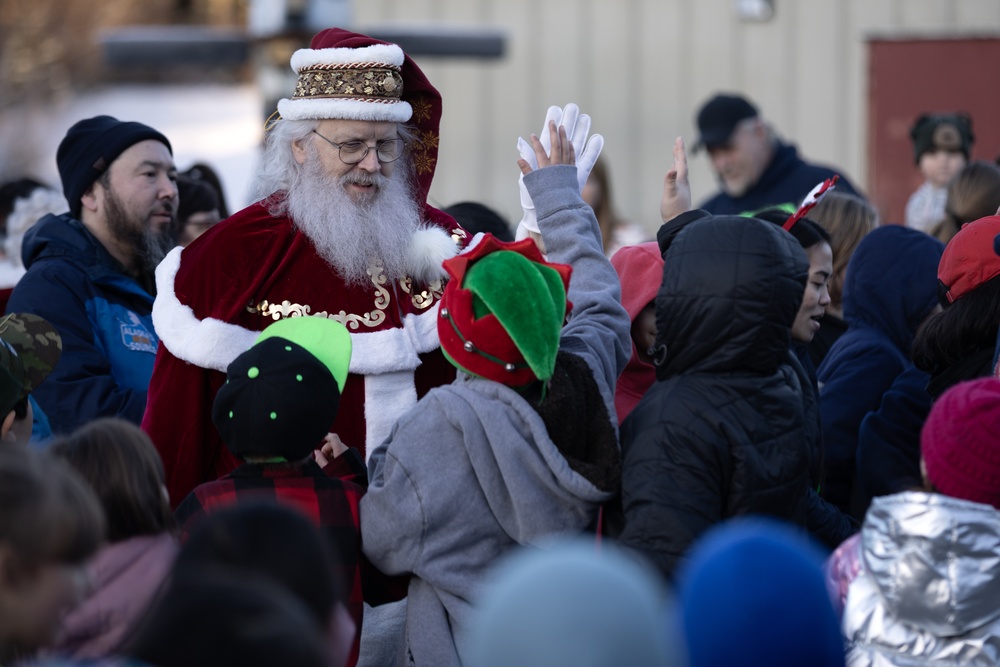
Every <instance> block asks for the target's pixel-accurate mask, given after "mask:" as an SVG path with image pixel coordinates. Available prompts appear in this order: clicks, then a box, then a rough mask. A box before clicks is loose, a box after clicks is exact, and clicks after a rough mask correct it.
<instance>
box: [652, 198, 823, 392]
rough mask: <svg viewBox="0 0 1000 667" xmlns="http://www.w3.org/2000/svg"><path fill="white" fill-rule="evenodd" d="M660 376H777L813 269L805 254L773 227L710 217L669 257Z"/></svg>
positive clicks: (660, 312)
mask: <svg viewBox="0 0 1000 667" xmlns="http://www.w3.org/2000/svg"><path fill="white" fill-rule="evenodd" d="M664 261H665V266H664V272H663V282H662V284H661V285H660V291H659V293H658V294H657V296H656V327H657V338H656V351H657V355H656V374H657V378H658V379H660V380H664V379H667V378H669V377H672V376H674V375H677V374H679V373H687V372H706V373H717V372H730V371H741V372H751V373H772V372H774V371H775V370H776V369H777V368H778V367H779V366H780V365H781V364H782V363H784V362H785V361H786V358H787V355H788V349H789V342H790V335H791V333H790V331H791V327H792V324H793V322H794V321H795V316H796V314H797V313H798V310H799V306H800V304H801V302H802V295H803V292H804V290H805V284H806V280H807V277H808V274H809V260H808V258H807V257H806V254H805V251H803V250H802V248H801V246H800V245H799V244H798V242H797V241H796V240H795V239H794V238H793V237H792V235H791V234H789V233H788V232H786V231H784V230H782V229H779V228H778V227H776V226H775V225H773V224H770V223H766V222H762V221H760V220H755V219H753V218H744V217H739V216H728V215H720V216H708V217H705V218H703V219H701V220H697V221H695V222H693V223H691V224H690V225H688V226H686V227H685V228H684V229H682V230H681V231H680V233H679V234H677V237H676V238H675V239H674V241H673V242H672V243H671V244H670V247H669V248H668V249H667V251H666V253H665V254H664Z"/></svg>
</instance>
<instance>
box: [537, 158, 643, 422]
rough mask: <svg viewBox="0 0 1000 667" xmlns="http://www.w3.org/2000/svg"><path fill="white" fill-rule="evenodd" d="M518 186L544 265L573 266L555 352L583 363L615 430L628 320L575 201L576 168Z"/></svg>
mask: <svg viewBox="0 0 1000 667" xmlns="http://www.w3.org/2000/svg"><path fill="white" fill-rule="evenodd" d="M524 184H525V186H526V187H527V188H528V193H529V194H530V195H531V199H532V201H533V202H534V204H535V211H536V213H537V215H538V228H539V229H540V230H541V232H542V239H543V240H544V241H545V248H546V252H547V253H548V258H549V260H550V261H552V262H559V263H561V264H569V265H570V266H572V267H573V274H572V276H571V277H570V283H569V292H568V294H567V297H568V298H569V300H570V301H571V302H572V303H573V310H572V312H571V313H570V317H569V321H568V322H567V324H566V326H564V327H563V331H562V335H561V337H560V349H562V350H565V351H567V352H572V353H573V354H576V355H579V356H580V357H582V358H583V359H585V360H586V362H587V364H588V365H589V366H590V368H591V370H592V371H593V373H594V379H595V380H596V381H597V386H598V388H599V389H600V391H601V395H602V396H603V397H604V403H605V405H607V408H608V414H609V415H610V416H611V419H612V423H613V424H615V425H617V423H618V419H617V418H616V416H615V383H616V382H617V381H618V375H619V374H621V372H622V371H623V370H624V369H625V365H626V364H627V363H628V359H629V354H630V353H631V351H632V340H631V321H630V320H629V316H628V314H627V313H626V312H625V309H624V308H623V307H622V305H621V285H620V283H619V282H618V274H617V273H615V270H614V268H613V267H612V266H611V262H609V261H608V259H607V258H606V257H605V256H604V252H603V248H602V245H601V231H600V227H598V225H597V218H596V217H594V212H593V210H591V208H590V207H589V206H587V204H585V203H584V201H583V199H582V198H581V197H580V191H579V185H578V183H577V177H576V167H571V166H568V165H557V166H553V167H546V168H544V169H538V170H536V171H533V172H532V173H530V174H528V175H527V176H525V177H524Z"/></svg>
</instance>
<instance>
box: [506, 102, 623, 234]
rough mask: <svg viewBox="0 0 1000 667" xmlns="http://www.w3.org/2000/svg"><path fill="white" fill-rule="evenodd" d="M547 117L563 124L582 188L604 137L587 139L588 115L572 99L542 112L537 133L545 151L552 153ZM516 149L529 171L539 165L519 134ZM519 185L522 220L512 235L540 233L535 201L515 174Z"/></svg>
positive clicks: (596, 135)
mask: <svg viewBox="0 0 1000 667" xmlns="http://www.w3.org/2000/svg"><path fill="white" fill-rule="evenodd" d="M550 121H551V122H554V123H555V124H556V127H557V128H560V127H564V128H566V137H567V138H568V139H569V141H570V143H572V144H573V152H574V153H575V154H576V177H577V181H578V182H579V184H580V191H581V192H583V186H584V185H586V183H587V178H588V177H589V176H590V171H591V170H592V169H593V168H594V163H595V162H597V157H598V156H599V155H600V154H601V149H602V148H603V147H604V137H602V136H601V135H599V134H595V135H593V136H592V137H590V140H589V141H588V139H587V136H588V135H589V134H590V116H588V115H587V114H581V113H580V107H578V106H577V105H575V104H573V103H572V102H571V103H569V104H567V105H566V107H565V108H563V109H560V108H559V107H555V106H553V107H549V109H548V111H547V112H546V114H545V123H544V124H543V125H542V131H541V132H539V134H538V135H537V136H538V139H539V141H541V144H542V148H543V149H544V150H545V154H546V155H551V153H552V141H551V138H550V135H549V122H550ZM517 152H518V153H519V154H520V156H521V159H523V160H524V161H525V162H527V163H528V165H529V166H530V167H531V169H532V171H534V170H535V169H538V158H537V157H536V156H535V151H534V149H533V148H532V147H531V144H530V143H529V142H527V141H525V140H524V139H522V138H521V137H518V138H517ZM518 187H519V189H520V192H521V208H522V209H523V214H522V217H521V222H520V223H519V224H518V226H517V233H516V235H515V237H516V238H517V239H518V240H521V239H523V238H527V237H528V236H529V232H533V233H534V234H539V233H540V232H539V229H538V218H537V216H536V215H535V205H534V203H533V202H532V201H531V195H529V194H528V189H527V188H525V187H524V175H523V174H522V175H521V176H520V177H519V178H518Z"/></svg>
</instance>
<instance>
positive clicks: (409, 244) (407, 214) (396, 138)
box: [142, 28, 468, 503]
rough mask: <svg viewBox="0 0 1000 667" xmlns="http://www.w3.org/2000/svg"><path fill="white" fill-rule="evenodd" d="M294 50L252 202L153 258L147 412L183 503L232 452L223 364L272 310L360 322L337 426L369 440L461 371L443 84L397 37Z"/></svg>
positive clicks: (350, 36) (329, 35)
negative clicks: (452, 290)
mask: <svg viewBox="0 0 1000 667" xmlns="http://www.w3.org/2000/svg"><path fill="white" fill-rule="evenodd" d="M291 64H292V68H293V69H294V70H295V72H296V73H297V75H298V82H297V85H296V88H295V93H294V95H293V96H292V97H291V99H284V100H281V101H280V102H279V103H278V112H279V114H280V118H279V119H278V120H277V121H275V122H274V123H273V124H272V125H270V127H269V128H268V131H267V137H266V141H265V148H264V155H263V159H262V162H261V165H260V167H259V169H258V173H257V175H256V179H255V183H254V193H255V197H256V198H258V201H257V202H256V203H254V204H252V205H250V206H249V207H247V208H245V209H244V210H242V211H240V212H238V213H236V214H235V215H233V216H232V217H230V218H229V219H227V220H225V221H224V222H222V223H220V224H218V225H216V226H215V227H214V228H213V229H212V230H210V231H209V232H207V233H205V234H204V235H203V236H202V237H200V238H199V239H198V240H197V241H195V242H194V243H192V244H191V245H190V246H188V247H187V248H185V249H181V248H177V249H175V250H174V251H173V252H171V253H170V254H169V255H168V256H167V258H166V259H165V260H164V261H163V263H162V264H160V266H159V268H158V269H157V292H158V293H157V297H156V302H155V304H154V306H153V323H154V326H155V328H156V332H157V334H158V335H159V337H160V341H161V345H160V347H159V352H158V354H157V358H156V363H155V367H154V369H153V376H152V380H151V382H150V386H149V398H148V402H147V408H146V413H145V416H144V418H143V422H142V426H143V428H144V429H145V430H146V432H147V433H149V435H150V436H151V437H152V439H153V442H155V443H156V446H157V448H158V449H159V451H160V454H161V456H162V457H163V463H164V466H165V468H166V474H167V486H168V490H169V492H170V497H171V499H172V500H173V501H174V502H175V503H176V502H179V501H180V500H182V499H183V498H184V497H185V496H186V495H187V493H188V492H189V491H190V490H191V489H193V488H194V487H195V486H196V485H198V484H200V483H201V482H204V481H206V480H210V479H215V478H217V477H219V476H221V475H223V474H225V473H227V472H229V471H230V470H232V469H234V468H235V467H236V466H237V465H238V464H239V462H238V461H237V460H236V459H235V458H233V457H232V455H231V454H230V453H229V452H228V450H227V449H226V448H225V447H223V446H222V445H221V441H220V439H219V436H218V434H217V433H216V431H215V427H214V426H213V425H212V419H211V410H212V402H213V399H214V397H215V394H216V391H217V390H218V388H219V387H220V386H221V385H222V383H223V382H224V381H225V370H226V367H227V366H228V365H229V363H230V362H231V361H232V360H233V359H235V358H236V357H237V356H238V355H239V354H240V353H242V352H244V351H245V350H247V349H248V348H249V347H250V346H251V345H252V344H253V342H254V340H255V338H256V336H257V333H258V332H259V331H261V330H262V329H264V328H265V327H266V326H267V325H268V324H270V323H272V322H274V321H275V320H279V319H282V318H285V317H301V316H318V317H329V318H332V319H335V320H337V321H339V322H341V323H342V324H344V325H345V326H346V327H347V328H348V330H349V331H350V332H351V336H352V344H353V354H352V357H351V364H350V375H349V376H348V380H347V383H346V385H345V387H344V391H343V396H342V398H341V404H340V406H341V407H340V410H339V412H338V416H337V420H336V421H335V422H334V423H333V424H332V425H331V432H333V433H336V434H337V435H338V436H339V438H340V439H341V440H342V441H343V443H345V444H346V445H348V446H349V447H353V448H355V449H357V450H359V451H360V452H362V453H364V452H365V451H366V448H369V447H370V448H374V447H375V446H376V445H378V444H379V443H380V442H381V441H382V439H383V438H384V437H385V436H386V435H388V433H389V431H390V429H391V427H392V424H393V423H394V421H395V420H396V418H397V417H398V416H399V415H401V414H403V413H404V412H406V410H407V409H408V408H409V407H411V406H412V405H414V404H415V403H416V401H417V399H418V397H419V396H422V395H423V394H424V393H425V392H426V391H427V390H428V389H430V388H431V387H433V386H437V385H440V384H444V383H447V382H450V381H451V380H452V379H453V378H454V369H453V367H451V366H450V364H448V363H447V362H446V361H445V360H444V358H443V357H442V356H441V353H440V350H439V343H438V337H437V327H436V317H437V312H438V306H437V303H438V299H439V297H440V295H441V290H442V289H443V284H442V281H443V279H444V272H443V270H442V268H441V263H442V261H444V260H446V259H448V258H450V257H452V256H454V255H455V254H457V253H458V252H459V251H460V250H461V249H462V248H463V247H464V246H465V244H466V243H467V241H468V238H467V234H466V233H465V231H464V230H462V229H461V227H459V226H458V225H457V224H456V223H455V222H454V220H452V219H451V218H450V217H449V216H447V215H445V214H444V213H442V212H441V211H438V210H437V209H434V208H432V207H431V206H429V205H427V203H426V200H427V191H428V189H429V188H430V184H431V179H432V178H433V175H434V169H435V166H436V161H437V146H438V126H439V123H440V118H441V97H440V95H439V94H438V92H437V91H436V90H435V89H434V87H433V86H431V84H430V83H429V82H428V81H427V79H426V78H425V77H424V75H423V73H422V72H421V71H420V69H419V68H418V67H417V65H416V64H415V63H414V62H413V61H412V60H411V59H410V57H409V56H406V55H405V54H404V53H403V51H402V50H401V49H400V48H399V47H398V46H397V45H395V44H388V43H385V42H380V41H378V40H375V39H372V38H370V37H366V36H364V35H359V34H355V33H352V32H348V31H345V30H341V29H336V28H334V29H330V30H325V31H323V32H321V33H319V34H318V35H316V37H314V38H313V40H312V44H311V48H309V49H302V50H299V51H297V52H295V54H294V55H293V56H292V61H291ZM317 445H319V443H317Z"/></svg>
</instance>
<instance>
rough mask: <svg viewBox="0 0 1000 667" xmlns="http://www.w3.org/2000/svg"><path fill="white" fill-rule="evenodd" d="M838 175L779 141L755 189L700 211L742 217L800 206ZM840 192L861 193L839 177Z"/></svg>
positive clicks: (726, 197) (707, 203)
mask: <svg viewBox="0 0 1000 667" xmlns="http://www.w3.org/2000/svg"><path fill="white" fill-rule="evenodd" d="M836 173H838V172H836V171H834V170H833V169H830V168H828V167H821V166H819V165H814V164H809V163H807V162H805V161H804V160H803V159H802V158H800V157H799V154H798V152H797V151H796V150H795V146H791V145H789V144H783V143H781V142H778V146H777V149H776V150H775V153H774V157H773V158H772V159H771V163H770V164H768V165H767V168H766V169H765V170H764V173H763V174H761V176H760V180H758V181H757V182H756V183H755V184H754V185H753V187H751V188H750V189H749V190H748V191H747V192H746V194H744V195H743V196H742V197H731V196H729V195H727V194H726V193H725V192H720V193H719V194H717V195H715V196H714V197H711V198H710V199H708V200H707V201H705V203H703V204H702V205H701V206H700V207H699V208H703V209H705V210H706V211H708V212H709V213H714V214H716V215H739V214H740V213H746V212H748V211H759V210H760V209H762V208H766V207H768V206H776V205H779V204H788V203H792V204H795V206H796V207H797V206H798V205H799V204H800V203H802V200H803V199H804V198H805V196H806V195H807V194H809V192H810V191H812V189H813V188H814V187H816V186H817V185H819V184H820V183H822V182H823V181H825V180H826V179H828V178H830V177H831V176H833V175H834V174H836ZM837 189H838V190H840V191H841V192H848V193H850V194H852V195H856V194H858V192H857V191H856V190H855V189H854V186H853V185H851V183H850V181H848V180H847V178H846V177H845V176H844V175H843V174H840V180H839V181H837Z"/></svg>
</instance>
